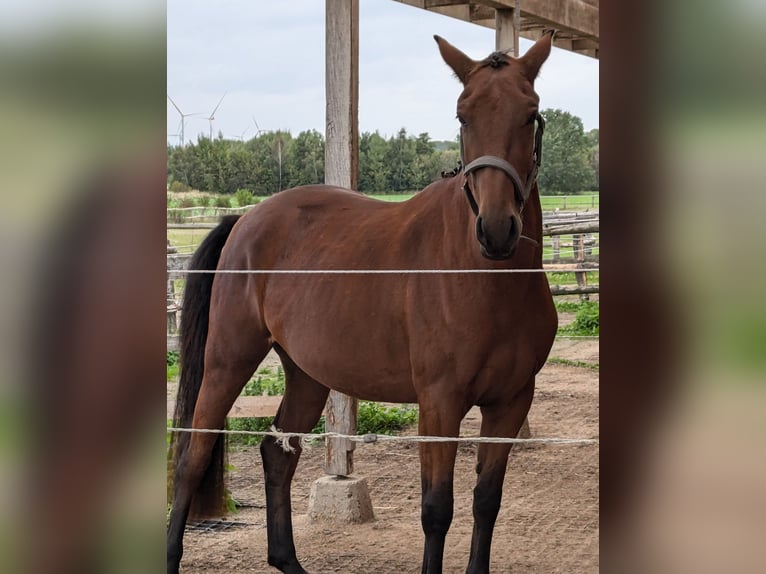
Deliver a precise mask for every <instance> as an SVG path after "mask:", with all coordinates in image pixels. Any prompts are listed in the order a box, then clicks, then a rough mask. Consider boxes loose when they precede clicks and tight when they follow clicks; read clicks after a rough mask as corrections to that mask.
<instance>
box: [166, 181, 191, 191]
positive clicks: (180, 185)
mask: <svg viewBox="0 0 766 574" xmlns="http://www.w3.org/2000/svg"><path fill="white" fill-rule="evenodd" d="M169 189H170V191H172V192H174V193H181V192H184V191H191V188H190V187H189V186H188V185H186V184H185V183H184V182H182V181H178V180H177V179H176V180H174V181H171V182H170V187H169Z"/></svg>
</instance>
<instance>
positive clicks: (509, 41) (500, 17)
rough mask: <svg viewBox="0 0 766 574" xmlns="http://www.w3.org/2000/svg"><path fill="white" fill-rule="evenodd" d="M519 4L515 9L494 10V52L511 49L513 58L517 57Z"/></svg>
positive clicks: (517, 3)
mask: <svg viewBox="0 0 766 574" xmlns="http://www.w3.org/2000/svg"><path fill="white" fill-rule="evenodd" d="M519 22H520V10H519V2H518V1H517V2H516V8H508V9H498V10H495V50H498V51H501V50H510V49H511V48H512V49H513V56H514V57H516V58H518V57H519V27H520V23H519Z"/></svg>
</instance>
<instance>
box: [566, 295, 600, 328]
mask: <svg viewBox="0 0 766 574" xmlns="http://www.w3.org/2000/svg"><path fill="white" fill-rule="evenodd" d="M559 333H560V334H565V335H581V336H582V335H584V336H595V335H598V334H599V306H598V302H597V301H583V302H581V303H580V304H579V306H578V308H577V311H576V313H575V319H574V321H573V322H572V324H571V325H567V326H565V327H559Z"/></svg>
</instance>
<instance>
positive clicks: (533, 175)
mask: <svg viewBox="0 0 766 574" xmlns="http://www.w3.org/2000/svg"><path fill="white" fill-rule="evenodd" d="M535 121H536V122H537V129H536V130H535V148H534V151H533V152H532V169H531V170H530V172H529V174H528V175H527V180H526V182H522V181H521V177H519V172H517V171H516V168H514V167H513V166H512V165H511V164H510V163H508V162H507V161H505V160H504V159H503V158H501V157H497V156H495V155H483V156H480V157H477V158H476V159H475V160H473V161H471V162H469V163H468V164H467V165H464V167H463V175H464V176H465V185H464V186H463V189H464V191H465V195H466V197H467V198H468V203H469V204H470V206H471V210H472V211H473V213H474V215H479V206H478V204H477V203H476V198H475V197H474V196H473V192H472V191H471V187H470V186H469V185H468V176H469V175H470V174H471V173H472V172H474V171H476V170H477V169H481V168H482V167H494V168H496V169H499V170H502V171H504V172H505V174H506V175H507V176H508V177H509V178H510V179H511V181H512V182H513V187H514V189H515V190H516V194H517V195H518V196H519V199H520V201H521V204H522V206H523V205H524V204H525V203H526V202H527V200H528V199H529V194H530V193H532V186H533V185H534V184H535V181H536V180H537V171H538V169H539V168H540V164H541V163H542V159H543V156H542V153H543V131H544V130H545V120H544V119H543V116H541V115H540V114H539V113H538V114H537V116H536V117H535ZM463 158H464V154H463V129H462V128H461V129H460V163H461V164H463Z"/></svg>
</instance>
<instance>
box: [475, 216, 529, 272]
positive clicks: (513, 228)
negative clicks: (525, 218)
mask: <svg viewBox="0 0 766 574" xmlns="http://www.w3.org/2000/svg"><path fill="white" fill-rule="evenodd" d="M520 237H521V223H520V222H519V220H518V218H517V217H514V216H511V217H510V218H508V219H506V220H495V221H491V222H490V221H488V220H486V219H485V218H483V217H482V216H481V215H480V216H478V217H477V218H476V238H477V239H478V240H479V244H480V245H481V254H482V255H483V256H484V257H486V258H487V259H492V260H493V261H500V260H504V259H510V258H511V257H512V256H513V254H514V253H515V251H516V246H517V245H518V244H519V238H520Z"/></svg>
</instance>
